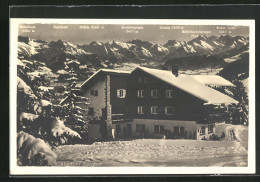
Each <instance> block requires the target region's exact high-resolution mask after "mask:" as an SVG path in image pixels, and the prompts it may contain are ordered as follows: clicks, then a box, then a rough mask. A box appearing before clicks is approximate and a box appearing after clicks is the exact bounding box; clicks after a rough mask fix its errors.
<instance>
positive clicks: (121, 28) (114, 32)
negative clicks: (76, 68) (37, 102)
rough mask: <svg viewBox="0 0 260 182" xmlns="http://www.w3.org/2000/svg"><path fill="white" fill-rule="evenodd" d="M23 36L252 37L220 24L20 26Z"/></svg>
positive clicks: (79, 40)
mask: <svg viewBox="0 0 260 182" xmlns="http://www.w3.org/2000/svg"><path fill="white" fill-rule="evenodd" d="M18 34H19V35H20V36H28V37H30V38H32V39H40V40H44V41H47V42H50V41H57V40H59V39H61V40H66V41H69V42H72V43H74V44H89V43H90V42H92V41H98V42H110V41H123V42H127V41H131V40H133V39H140V40H144V41H151V42H155V43H160V44H164V43H166V42H167V41H168V40H178V41H188V40H191V39H194V38H195V37H197V36H199V35H208V36H211V35H216V36H220V35H227V34H229V35H232V36H237V35H241V36H244V37H248V36H249V27H247V26H217V25H129V24H127V25H123V24H122V25H113V24H105V25H102V24H99V25H91V24H20V25H19V28H18Z"/></svg>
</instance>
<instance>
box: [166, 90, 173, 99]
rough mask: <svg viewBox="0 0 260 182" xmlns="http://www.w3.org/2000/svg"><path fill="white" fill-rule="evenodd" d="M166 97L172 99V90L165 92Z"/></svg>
mask: <svg viewBox="0 0 260 182" xmlns="http://www.w3.org/2000/svg"><path fill="white" fill-rule="evenodd" d="M166 97H167V98H173V90H166Z"/></svg>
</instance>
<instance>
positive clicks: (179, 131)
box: [173, 126, 184, 135]
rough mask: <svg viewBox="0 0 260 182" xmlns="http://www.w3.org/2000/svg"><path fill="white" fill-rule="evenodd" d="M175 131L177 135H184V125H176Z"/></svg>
mask: <svg viewBox="0 0 260 182" xmlns="http://www.w3.org/2000/svg"><path fill="white" fill-rule="evenodd" d="M173 133H174V134H175V135H184V127H183V126H174V127H173Z"/></svg>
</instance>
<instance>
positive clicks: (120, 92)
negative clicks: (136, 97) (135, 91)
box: [117, 89, 126, 98]
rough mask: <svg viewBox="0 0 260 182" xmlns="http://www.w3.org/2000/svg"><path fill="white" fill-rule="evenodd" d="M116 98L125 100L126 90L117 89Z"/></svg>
mask: <svg viewBox="0 0 260 182" xmlns="http://www.w3.org/2000/svg"><path fill="white" fill-rule="evenodd" d="M117 97H118V98H125V97H126V90H125V89H118V90H117Z"/></svg>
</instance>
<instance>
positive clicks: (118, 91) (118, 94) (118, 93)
mask: <svg viewBox="0 0 260 182" xmlns="http://www.w3.org/2000/svg"><path fill="white" fill-rule="evenodd" d="M116 95H117V97H120V90H119V89H118V90H117V93H116Z"/></svg>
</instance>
